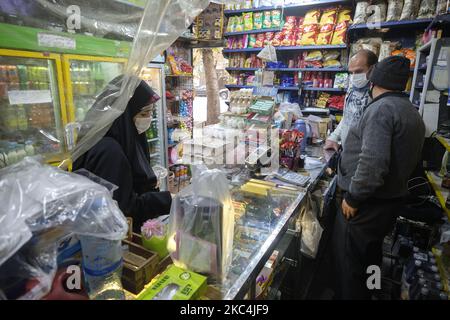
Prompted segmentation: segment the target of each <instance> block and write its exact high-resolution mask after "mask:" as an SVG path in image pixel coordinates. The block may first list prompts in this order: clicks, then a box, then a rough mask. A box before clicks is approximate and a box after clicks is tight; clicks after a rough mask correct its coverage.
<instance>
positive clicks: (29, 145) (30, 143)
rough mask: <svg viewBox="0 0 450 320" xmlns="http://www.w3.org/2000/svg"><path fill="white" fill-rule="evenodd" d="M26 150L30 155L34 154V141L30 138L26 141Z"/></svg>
mask: <svg viewBox="0 0 450 320" xmlns="http://www.w3.org/2000/svg"><path fill="white" fill-rule="evenodd" d="M25 152H26V154H27V156H29V157H31V156H34V147H33V141H30V140H28V141H27V142H25Z"/></svg>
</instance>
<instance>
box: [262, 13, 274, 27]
mask: <svg viewBox="0 0 450 320" xmlns="http://www.w3.org/2000/svg"><path fill="white" fill-rule="evenodd" d="M270 28H272V15H271V13H270V11H264V15H263V29H270Z"/></svg>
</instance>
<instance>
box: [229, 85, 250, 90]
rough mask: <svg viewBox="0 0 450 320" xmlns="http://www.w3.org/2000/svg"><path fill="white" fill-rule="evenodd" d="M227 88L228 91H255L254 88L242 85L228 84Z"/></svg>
mask: <svg viewBox="0 0 450 320" xmlns="http://www.w3.org/2000/svg"><path fill="white" fill-rule="evenodd" d="M225 88H228V89H253V86H244V85H240V84H226V85H225Z"/></svg>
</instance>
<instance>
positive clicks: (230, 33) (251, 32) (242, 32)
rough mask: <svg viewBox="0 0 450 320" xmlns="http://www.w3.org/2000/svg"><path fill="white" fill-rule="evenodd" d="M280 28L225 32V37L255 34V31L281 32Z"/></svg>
mask: <svg viewBox="0 0 450 320" xmlns="http://www.w3.org/2000/svg"><path fill="white" fill-rule="evenodd" d="M279 31H281V29H280V28H270V29H257V30H246V31H238V32H225V33H224V34H223V36H224V37H232V36H242V35H244V34H255V33H266V32H279Z"/></svg>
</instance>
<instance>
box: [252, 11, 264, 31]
mask: <svg viewBox="0 0 450 320" xmlns="http://www.w3.org/2000/svg"><path fill="white" fill-rule="evenodd" d="M262 27H263V13H262V12H255V13H253V29H255V30H261V29H262Z"/></svg>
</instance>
